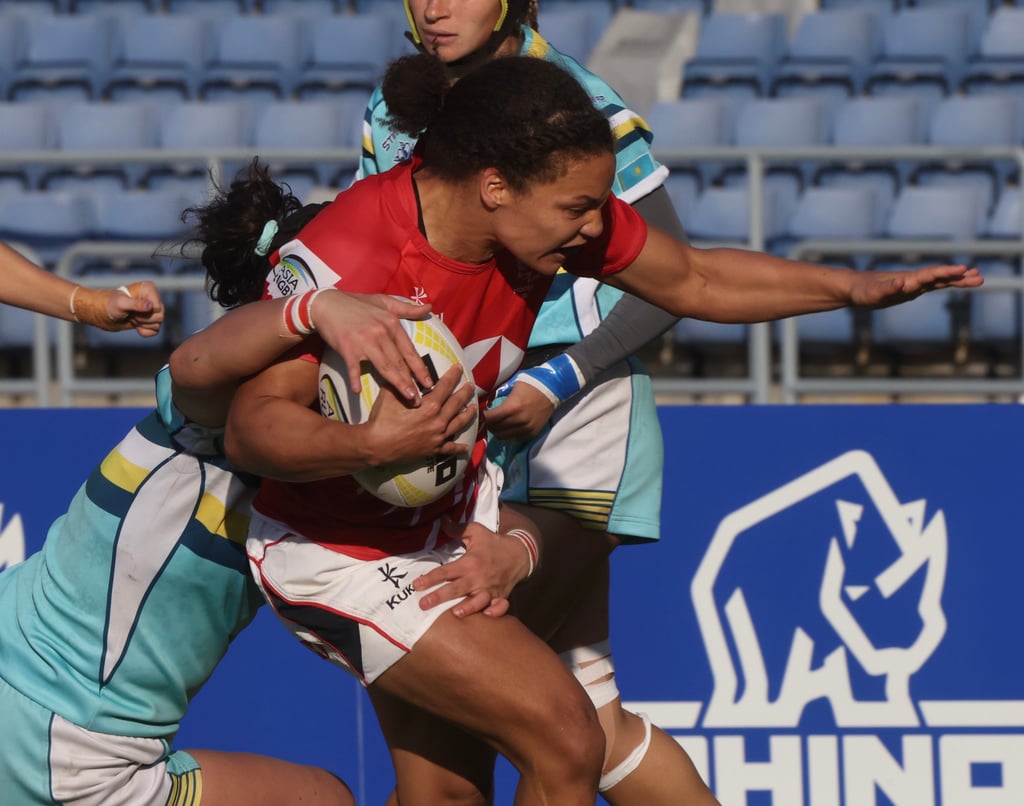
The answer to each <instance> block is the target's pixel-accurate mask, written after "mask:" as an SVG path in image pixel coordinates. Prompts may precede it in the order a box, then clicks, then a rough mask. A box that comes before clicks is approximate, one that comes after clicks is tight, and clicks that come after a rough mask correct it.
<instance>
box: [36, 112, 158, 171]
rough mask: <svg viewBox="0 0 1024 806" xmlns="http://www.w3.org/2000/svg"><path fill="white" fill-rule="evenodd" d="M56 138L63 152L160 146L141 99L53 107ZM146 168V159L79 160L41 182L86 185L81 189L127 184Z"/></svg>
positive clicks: (121, 149)
mask: <svg viewBox="0 0 1024 806" xmlns="http://www.w3.org/2000/svg"><path fill="white" fill-rule="evenodd" d="M54 118H55V142H54V145H55V146H56V147H57V148H58V149H59V150H60V151H82V152H108V153H109V152H111V151H114V152H117V153H119V154H120V153H123V152H126V151H141V150H144V149H151V148H153V147H155V145H156V133H155V130H154V126H153V121H152V115H151V111H150V107H149V105H148V104H146V103H145V102H142V101H124V102H121V103H109V102H105V101H79V102H76V103H71V104H68V105H66V106H64V107H61V108H58V109H56V110H55V112H54ZM144 173H145V166H144V165H143V164H142V163H131V162H124V163H107V164H94V163H92V162H90V161H88V160H81V161H80V162H79V163H77V164H75V165H67V166H61V167H55V168H51V169H50V170H48V171H47V172H46V173H45V174H44V175H43V177H42V184H43V187H47V188H52V189H56V188H60V187H70V186H79V185H80V186H82V188H83V189H90V188H91V189H101V188H105V189H112V188H124V187H130V186H133V185H136V184H138V182H139V181H140V180H141V178H142V175H143V174H144Z"/></svg>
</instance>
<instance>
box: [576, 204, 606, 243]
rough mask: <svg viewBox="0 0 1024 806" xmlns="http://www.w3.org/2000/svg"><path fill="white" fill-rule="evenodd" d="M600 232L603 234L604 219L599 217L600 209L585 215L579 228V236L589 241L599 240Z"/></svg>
mask: <svg viewBox="0 0 1024 806" xmlns="http://www.w3.org/2000/svg"><path fill="white" fill-rule="evenodd" d="M602 232H604V218H603V217H602V216H601V208H598V209H597V210H591V211H590V212H588V213H587V215H586V220H585V221H584V222H583V226H581V227H580V235H582V236H583V237H584V238H586V239H588V240H591V239H593V238H600V237H601V233H602Z"/></svg>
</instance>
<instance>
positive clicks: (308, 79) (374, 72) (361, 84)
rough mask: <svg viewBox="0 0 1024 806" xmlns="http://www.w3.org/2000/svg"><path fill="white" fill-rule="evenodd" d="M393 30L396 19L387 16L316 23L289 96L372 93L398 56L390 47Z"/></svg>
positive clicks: (361, 16) (333, 19)
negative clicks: (357, 91)
mask: <svg viewBox="0 0 1024 806" xmlns="http://www.w3.org/2000/svg"><path fill="white" fill-rule="evenodd" d="M395 26H396V22H395V18H394V17H392V16H388V15H386V14H357V15H349V16H331V17H325V18H322V19H316V20H315V21H314V22H313V24H312V26H311V30H310V45H309V51H308V55H307V59H306V61H305V63H304V65H303V67H302V70H301V72H300V74H299V76H298V78H297V79H296V81H295V84H294V86H293V88H292V92H293V93H294V95H295V96H296V97H298V98H312V97H316V96H321V95H330V94H334V95H336V94H339V93H342V92H346V91H350V90H351V89H353V88H363V89H366V90H372V89H373V88H374V87H375V86H376V85H377V84H378V83H379V82H380V80H381V78H383V77H384V70H385V69H387V66H388V62H390V61H391V60H392V59H393V58H394V57H395V56H397V55H398V54H397V53H396V52H395V50H394V46H393V43H394V41H395Z"/></svg>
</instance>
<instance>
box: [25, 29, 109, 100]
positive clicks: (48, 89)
mask: <svg viewBox="0 0 1024 806" xmlns="http://www.w3.org/2000/svg"><path fill="white" fill-rule="evenodd" d="M111 36H112V21H111V20H110V19H109V18H107V17H105V16H102V15H91V14H90V15H83V16H66V15H60V16H57V15H54V16H49V15H33V16H29V17H26V18H24V19H22V20H21V22H20V32H19V34H18V38H17V40H16V42H15V58H14V66H13V70H12V75H11V80H10V81H9V82H8V84H7V98H8V99H11V100H16V101H23V100H30V99H32V98H40V97H42V98H44V99H46V100H53V101H57V100H61V101H63V100H66V99H78V100H93V99H98V98H99V97H100V95H101V93H102V89H103V85H104V82H105V80H106V72H107V68H108V58H109V54H110V49H111Z"/></svg>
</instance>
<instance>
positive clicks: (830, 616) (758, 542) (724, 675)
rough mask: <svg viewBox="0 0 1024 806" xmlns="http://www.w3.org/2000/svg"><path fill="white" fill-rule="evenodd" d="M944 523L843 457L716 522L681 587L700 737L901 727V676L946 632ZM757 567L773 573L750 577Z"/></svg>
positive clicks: (868, 461)
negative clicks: (694, 654) (820, 705)
mask: <svg viewBox="0 0 1024 806" xmlns="http://www.w3.org/2000/svg"><path fill="white" fill-rule="evenodd" d="M946 554H947V540H946V522H945V517H944V515H943V513H942V512H941V511H939V512H936V513H935V514H934V515H933V516H932V517H931V519H930V520H929V521H928V522H927V523H925V501H913V502H909V503H901V502H900V501H899V500H898V499H897V497H896V494H895V493H894V492H893V490H892V488H891V487H890V486H889V483H888V482H887V480H886V479H885V477H884V476H883V474H882V471H881V470H880V469H879V467H878V465H877V464H876V462H875V460H874V459H873V458H872V457H871V456H870V455H869V454H868V453H866V452H864V451H851V452H849V453H846V454H843V455H841V456H839V457H837V458H836V459H833V460H832V461H830V462H828V463H826V464H824V465H822V466H821V467H818V468H817V469H815V470H812V471H811V472H809V473H807V474H805V475H803V476H801V477H799V478H797V479H795V480H793V481H791V482H789V483H788V484H786V485H784V486H782V487H780V488H779V489H777V490H775V491H773V492H771V493H768V494H767V495H765V496H764V497H762V498H759V499H758V500H756V501H753V502H752V503H750V504H747V505H746V506H744V507H742V508H741V509H739V510H736V511H735V512H732V513H731V514H729V515H728V516H726V517H725V518H724V519H723V520H722V522H721V523H720V524H719V526H718V529H717V530H716V532H715V535H714V537H713V538H712V540H711V543H710V545H709V547H708V551H707V553H706V555H705V556H704V558H703V560H702V561H701V563H700V566H699V567H698V569H697V573H696V575H695V576H694V580H693V583H692V587H691V594H692V597H693V603H694V606H695V609H696V612H697V619H698V623H699V627H700V631H701V635H702V637H703V640H704V643H705V646H706V649H707V654H708V659H709V661H710V664H711V671H712V675H713V677H714V691H713V694H712V697H711V700H710V701H709V703H708V706H707V710H706V713H705V717H704V725H705V726H707V727H736V726H748V727H797V726H798V725H799V723H800V720H801V717H802V715H803V713H804V709H805V708H806V707H807V706H808V705H809V704H810V703H812V702H815V701H825V702H827V703H828V705H830V707H831V710H832V715H833V718H834V720H835V724H836V725H837V726H838V727H864V726H893V727H899V726H913V725H919V724H920V723H921V720H920V718H919V715H918V712H917V710H916V707H915V705H914V702H913V701H912V699H911V697H910V678H911V676H912V675H913V674H915V673H916V672H917V671H918V670H919V669H920V668H921V666H922V665H923V664H924V663H925V662H926V661H927V660H928V658H929V657H931V655H932V653H933V652H934V651H935V649H936V647H937V646H938V645H939V642H940V641H941V640H942V638H943V636H944V635H945V632H946V618H945V614H944V612H943V609H942V603H941V598H942V589H943V585H944V582H945V575H946ZM765 568H776V569H777V568H785V569H788V570H787V571H786V572H785V573H783V574H779V573H774V574H764V573H763V569H765Z"/></svg>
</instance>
